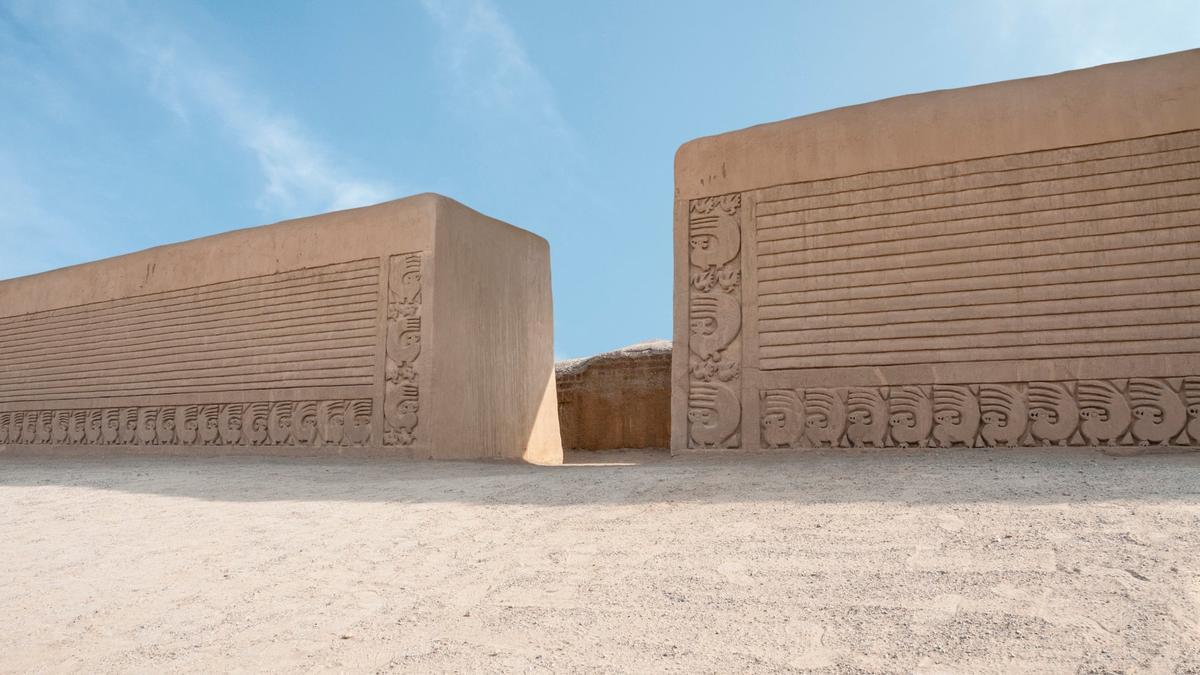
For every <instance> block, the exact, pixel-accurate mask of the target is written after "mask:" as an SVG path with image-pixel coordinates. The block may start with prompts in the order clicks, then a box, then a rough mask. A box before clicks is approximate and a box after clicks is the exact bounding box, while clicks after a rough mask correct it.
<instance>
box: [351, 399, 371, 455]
mask: <svg viewBox="0 0 1200 675" xmlns="http://www.w3.org/2000/svg"><path fill="white" fill-rule="evenodd" d="M346 417H347V419H346V432H345V433H346V442H347V443H349V444H350V445H365V444H366V443H367V442H369V441H370V440H371V401H369V400H362V401H353V402H347V403H346Z"/></svg>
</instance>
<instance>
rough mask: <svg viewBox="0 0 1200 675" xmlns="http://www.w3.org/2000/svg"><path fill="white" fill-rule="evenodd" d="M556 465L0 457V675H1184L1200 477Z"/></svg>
mask: <svg viewBox="0 0 1200 675" xmlns="http://www.w3.org/2000/svg"><path fill="white" fill-rule="evenodd" d="M570 460H571V461H572V462H574V463H573V464H571V465H568V466H564V467H559V468H539V467H529V466H520V465H507V464H484V463H429V462H378V461H313V460H294V459H288V460H281V459H245V458H240V459H203V460H179V459H140V458H139V459H118V460H112V459H109V460H78V459H56V460H38V459H33V460H31V459H7V460H0V670H3V671H14V672H15V671H35V670H36V671H87V672H96V671H141V672H163V671H180V670H182V671H218V670H232V669H241V670H245V671H292V672H295V671H300V672H303V671H326V670H347V671H363V672H368V671H419V672H430V671H434V672H437V671H511V672H551V671H555V672H566V671H596V672H653V671H676V672H689V673H690V672H745V671H772V672H773V671H791V670H805V669H810V668H812V669H824V670H829V671H839V672H896V671H910V672H963V671H971V672H988V671H991V672H1005V673H1008V672H1068V671H1071V672H1073V671H1084V672H1113V671H1150V672H1172V671H1175V672H1200V455H1174V456H1150V457H1140V458H1123V459H1118V458H1111V457H1106V456H1103V455H1100V454H1096V453H1092V452H1086V451H1068V452H1065V453H1064V452H1060V451H1032V450H1021V451H991V452H988V451H966V450H956V451H952V452H951V451H934V452H924V453H889V454H887V455H873V454H845V453H838V454H812V455H795V454H793V455H786V456H779V455H773V456H772V455H765V456H764V455H759V456H750V457H744V456H743V457H738V458H731V457H677V458H673V459H672V458H669V457H667V456H666V455H665V454H660V453H605V454H597V455H583V456H579V455H575V456H572V457H571V458H570ZM600 463H603V464H605V465H598V464H600Z"/></svg>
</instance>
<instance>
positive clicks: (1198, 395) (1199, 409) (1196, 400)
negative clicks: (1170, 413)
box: [1183, 377, 1200, 445]
mask: <svg viewBox="0 0 1200 675" xmlns="http://www.w3.org/2000/svg"><path fill="white" fill-rule="evenodd" d="M1183 395H1184V398H1185V399H1186V400H1187V414H1188V425H1187V433H1188V438H1190V439H1191V441H1192V445H1200V377H1185V378H1183Z"/></svg>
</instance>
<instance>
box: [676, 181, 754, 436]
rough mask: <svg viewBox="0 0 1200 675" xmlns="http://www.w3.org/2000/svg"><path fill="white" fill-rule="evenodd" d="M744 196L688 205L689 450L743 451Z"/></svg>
mask: <svg viewBox="0 0 1200 675" xmlns="http://www.w3.org/2000/svg"><path fill="white" fill-rule="evenodd" d="M741 205H742V196H741V195H740V194H732V195H724V196H721V197H708V198H705V199H696V200H693V201H691V202H690V203H689V205H688V244H689V247H688V352H689V353H688V370H689V380H688V409H687V418H688V447H691V448H736V447H740V446H741V437H740V427H741V421H742V406H741V400H740V379H741V378H740V372H739V368H740V363H739V361H740V358H741V332H742V283H741V281H742V280H741V274H742V273H741V242H742V235H741V227H740V225H739V224H738V211H739V210H740V208H741Z"/></svg>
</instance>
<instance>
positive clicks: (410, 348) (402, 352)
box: [387, 316, 421, 364]
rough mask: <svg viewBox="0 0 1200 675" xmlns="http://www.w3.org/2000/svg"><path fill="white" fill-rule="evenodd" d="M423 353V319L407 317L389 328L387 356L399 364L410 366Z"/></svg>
mask: <svg viewBox="0 0 1200 675" xmlns="http://www.w3.org/2000/svg"><path fill="white" fill-rule="evenodd" d="M420 353H421V318H420V317H416V316H413V317H407V318H401V319H399V320H397V322H396V323H395V324H394V325H392V326H390V327H389V328H388V332H387V356H388V358H389V359H391V360H393V361H395V362H396V363H397V364H409V363H412V362H413V361H415V360H416V359H417V356H419V355H420Z"/></svg>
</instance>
